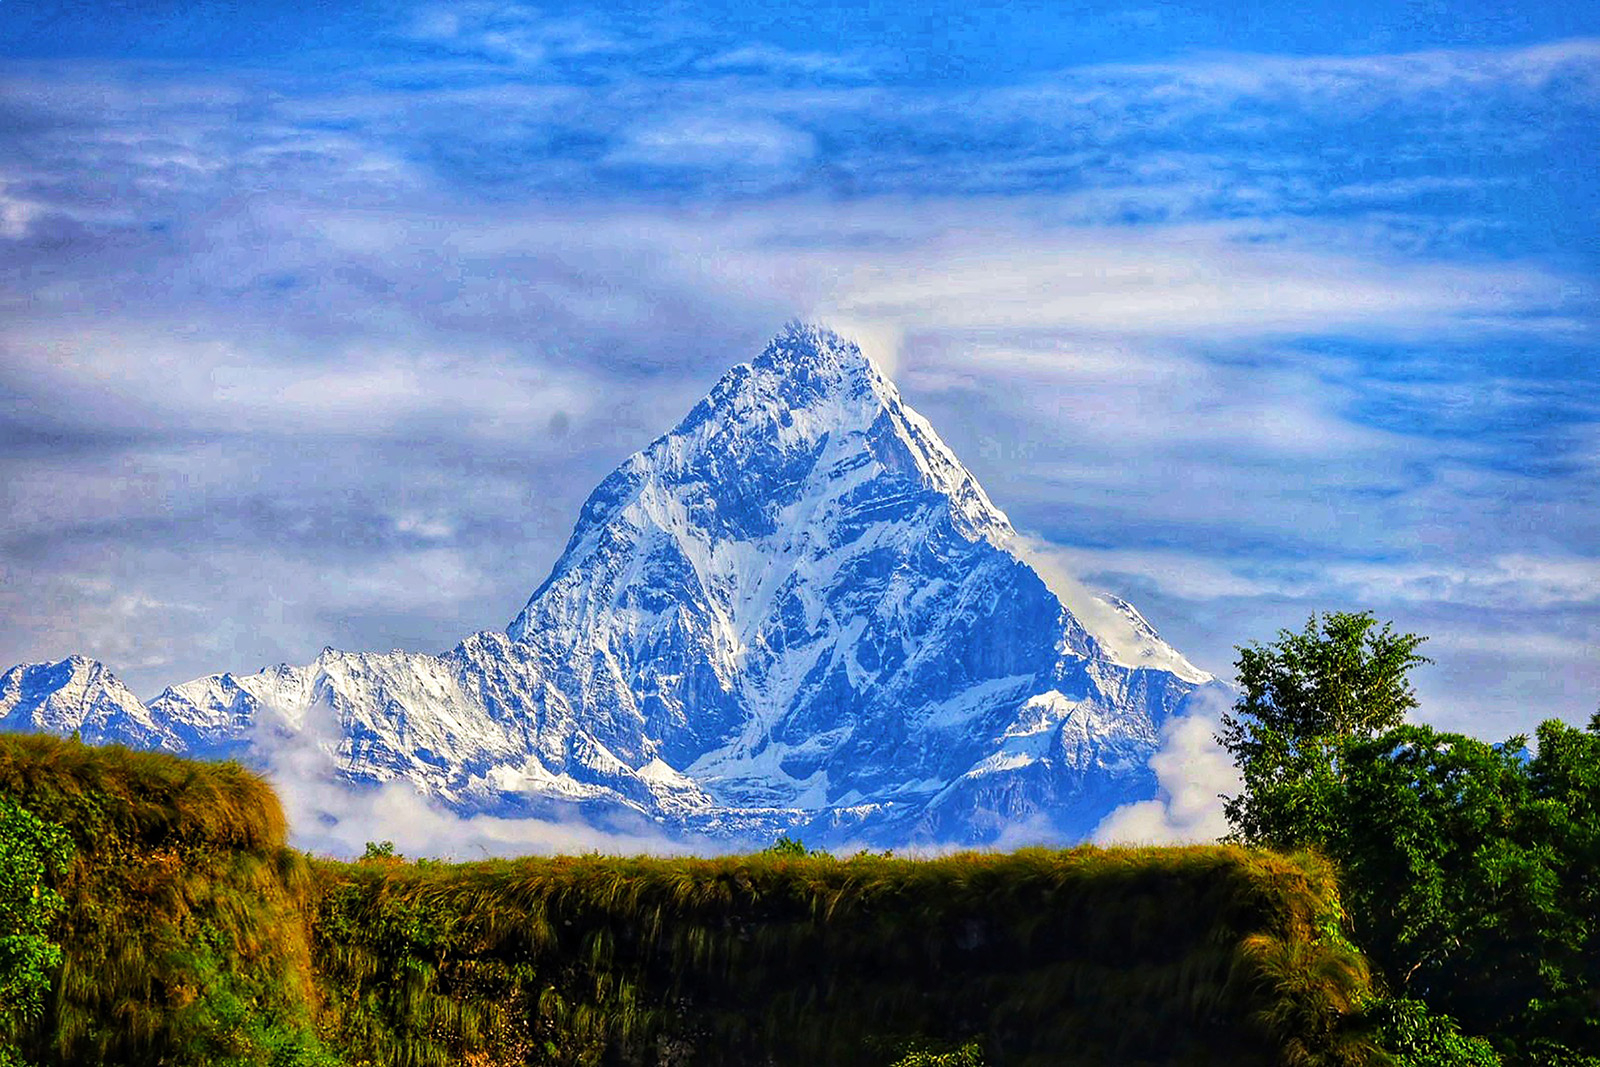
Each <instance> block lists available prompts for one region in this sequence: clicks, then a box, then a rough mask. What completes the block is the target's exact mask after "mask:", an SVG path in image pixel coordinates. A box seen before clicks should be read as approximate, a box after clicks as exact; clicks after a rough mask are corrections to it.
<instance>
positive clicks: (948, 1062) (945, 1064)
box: [892, 1041, 984, 1067]
mask: <svg viewBox="0 0 1600 1067" xmlns="http://www.w3.org/2000/svg"><path fill="white" fill-rule="evenodd" d="M892 1067H984V1060H983V1046H982V1045H980V1044H979V1043H978V1042H976V1041H969V1042H967V1043H966V1044H964V1045H962V1046H960V1047H959V1048H950V1049H942V1050H940V1049H931V1048H926V1047H913V1048H908V1049H906V1050H905V1051H904V1053H903V1054H902V1055H901V1056H900V1058H899V1059H897V1060H895V1061H894V1064H893V1065H892Z"/></svg>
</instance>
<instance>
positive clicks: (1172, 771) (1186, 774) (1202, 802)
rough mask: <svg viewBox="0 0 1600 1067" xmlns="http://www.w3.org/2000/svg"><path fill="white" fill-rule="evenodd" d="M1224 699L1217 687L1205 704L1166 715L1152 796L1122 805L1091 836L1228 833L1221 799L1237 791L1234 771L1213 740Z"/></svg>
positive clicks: (1204, 838) (1200, 837)
mask: <svg viewBox="0 0 1600 1067" xmlns="http://www.w3.org/2000/svg"><path fill="white" fill-rule="evenodd" d="M1226 700H1227V698H1226V697H1225V696H1223V695H1222V693H1221V689H1220V687H1219V688H1218V689H1217V691H1216V693H1215V694H1214V695H1213V696H1212V697H1210V698H1209V699H1208V701H1207V703H1208V704H1209V705H1210V706H1209V707H1205V708H1203V709H1202V708H1196V709H1195V710H1194V711H1193V712H1191V713H1190V714H1187V715H1183V716H1175V717H1173V718H1171V719H1168V720H1167V722H1166V723H1165V724H1164V725H1163V726H1162V728H1161V746H1160V748H1158V749H1157V750H1156V752H1155V754H1154V755H1152V756H1151V757H1150V768H1151V770H1153V771H1155V773H1156V778H1157V780H1158V781H1159V783H1160V785H1159V791H1158V794H1157V796H1156V799H1154V800H1144V801H1139V802H1138V803H1134V804H1125V805H1123V806H1122V807H1120V808H1118V809H1117V810H1116V811H1113V812H1112V813H1111V814H1110V815H1108V816H1106V817H1105V819H1104V820H1103V821H1102V822H1101V823H1100V825H1099V826H1098V827H1096V828H1095V831H1094V834H1093V835H1092V837H1093V840H1094V841H1095V842H1096V843H1097V844H1104V845H1178V844H1191V843H1196V842H1209V841H1215V840H1217V839H1218V838H1220V837H1222V836H1223V835H1224V834H1226V833H1227V832H1228V820H1227V818H1226V817H1225V816H1224V815H1223V813H1222V798H1223V797H1224V796H1234V795H1237V794H1238V792H1239V788H1240V782H1239V774H1238V771H1237V770H1236V769H1235V768H1234V766H1233V762H1232V761H1231V760H1230V759H1229V758H1228V754H1227V753H1226V752H1225V751H1223V749H1222V746H1220V745H1218V744H1217V743H1216V739H1215V735H1216V732H1217V729H1218V722H1219V720H1218V718H1217V717H1216V716H1217V714H1218V712H1219V711H1220V708H1221V706H1222V705H1224V704H1225V703H1226Z"/></svg>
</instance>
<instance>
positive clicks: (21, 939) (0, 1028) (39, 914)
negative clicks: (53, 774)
mask: <svg viewBox="0 0 1600 1067" xmlns="http://www.w3.org/2000/svg"><path fill="white" fill-rule="evenodd" d="M71 858H72V843H71V840H70V838H68V836H67V833H66V831H65V830H63V829H62V828H61V827H59V826H55V825H53V824H51V823H47V822H45V821H44V820H42V819H40V818H39V817H38V816H36V815H34V814H33V813H32V812H30V811H28V810H27V809H26V808H23V807H22V806H20V805H19V804H17V803H16V802H15V801H14V800H12V799H11V798H10V797H7V796H4V795H0V1067H6V1065H9V1064H17V1063H20V1062H21V1061H20V1060H19V1059H18V1058H17V1040H18V1037H19V1036H20V1035H21V1033H22V1032H23V1030H24V1029H25V1028H27V1027H28V1026H29V1025H30V1024H32V1023H33V1022H34V1021H35V1020H37V1019H38V1017H39V1016H40V1015H41V1014H42V1013H43V1011H44V1002H45V996H46V994H48V993H49V992H50V982H51V978H52V977H53V975H54V973H55V971H56V969H57V968H58V967H60V966H61V947H60V946H59V945H57V944H56V943H54V942H53V941H51V940H50V937H49V933H50V927H51V925H52V923H53V922H54V920H55V919H56V917H57V916H58V915H59V914H60V913H61V911H62V909H63V908H64V907H65V906H66V905H65V902H64V901H63V900H62V899H61V895H60V894H59V893H57V892H56V891H55V890H54V889H52V888H51V887H50V886H49V884H48V882H47V879H48V878H50V877H51V876H52V875H56V874H59V873H60V871H61V870H62V869H63V868H65V867H66V865H67V863H68V862H69V861H70V860H71Z"/></svg>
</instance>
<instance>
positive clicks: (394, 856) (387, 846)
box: [358, 841, 405, 863]
mask: <svg viewBox="0 0 1600 1067" xmlns="http://www.w3.org/2000/svg"><path fill="white" fill-rule="evenodd" d="M403 859H405V857H404V856H402V855H400V854H399V853H398V852H396V851H395V850H394V842H393V841H368V842H367V847H366V848H365V849H363V850H362V852H361V859H360V860H359V861H358V862H360V863H374V862H376V863H388V862H390V861H391V860H393V861H398V860H403Z"/></svg>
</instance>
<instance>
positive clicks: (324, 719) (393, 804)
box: [251, 703, 717, 860]
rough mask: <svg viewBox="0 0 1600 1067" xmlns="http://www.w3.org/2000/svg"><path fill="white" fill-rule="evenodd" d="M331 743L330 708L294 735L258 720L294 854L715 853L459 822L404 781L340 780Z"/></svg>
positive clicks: (557, 829)
mask: <svg viewBox="0 0 1600 1067" xmlns="http://www.w3.org/2000/svg"><path fill="white" fill-rule="evenodd" d="M337 736H338V725H337V722H336V719H335V715H334V712H333V710H332V709H331V708H330V707H328V706H327V705H326V704H325V703H318V704H317V705H315V706H313V707H312V708H311V709H309V710H308V712H307V714H306V717H305V720H304V721H303V722H302V723H301V724H300V727H299V728H298V729H295V728H290V727H286V726H284V725H282V724H280V723H279V722H278V721H277V719H276V716H275V715H272V714H271V713H268V714H267V715H265V716H263V717H262V719H261V720H260V721H258V722H257V724H256V727H255V731H254V734H253V741H252V749H251V751H252V754H253V755H254V756H256V757H257V758H260V759H262V760H263V761H265V763H266V768H265V774H266V777H267V779H268V780H269V781H271V782H272V785H273V787H274V789H275V790H276V792H277V794H278V797H279V799H280V800H281V801H282V802H283V806H284V814H285V815H286V816H287V817H288V821H289V827H290V834H291V843H292V844H294V846H295V847H297V848H303V849H307V850H309V851H313V852H318V853H322V854H330V855H333V856H337V857H342V858H349V857H352V856H359V855H360V854H361V852H362V850H363V848H364V846H365V845H366V844H367V843H368V842H380V841H391V842H393V843H394V845H395V848H396V850H397V851H398V852H400V853H401V854H403V855H405V856H408V857H411V858H417V857H428V858H440V859H453V860H474V859H481V858H484V857H487V856H525V855H529V854H551V853H565V854H569V855H570V854H576V853H582V852H594V851H599V852H605V853H609V854H615V855H638V854H645V853H648V854H654V855H667V854H682V853H687V852H691V851H693V852H698V853H702V854H703V853H706V852H714V851H717V849H716V848H715V847H714V846H712V845H711V844H710V843H709V842H705V841H693V840H691V841H687V842H685V841H672V840H669V839H668V838H667V836H666V835H665V834H664V833H659V832H651V831H647V830H641V831H640V832H638V833H612V832H606V831H603V830H599V829H596V828H594V827H593V826H589V825H586V824H585V823H583V822H582V821H581V820H580V819H578V818H577V817H574V818H573V819H572V820H570V821H565V822H561V821H554V820H548V819H535V818H519V819H509V818H499V817H495V816H489V815H479V816H470V817H463V816H459V815H456V814H454V813H452V812H449V811H447V810H445V809H443V808H441V807H439V806H438V805H437V804H434V803H432V802H431V801H429V800H428V799H427V798H425V797H423V796H422V795H421V794H420V793H418V792H417V791H416V789H415V788H414V787H413V786H412V785H410V784H409V783H403V782H389V783H385V784H383V785H379V786H354V785H350V784H347V783H343V782H341V781H339V780H338V779H337V777H336V771H337V764H336V761H335V759H334V757H333V755H332V753H331V752H330V751H329V747H328V739H329V738H335V737H337Z"/></svg>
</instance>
